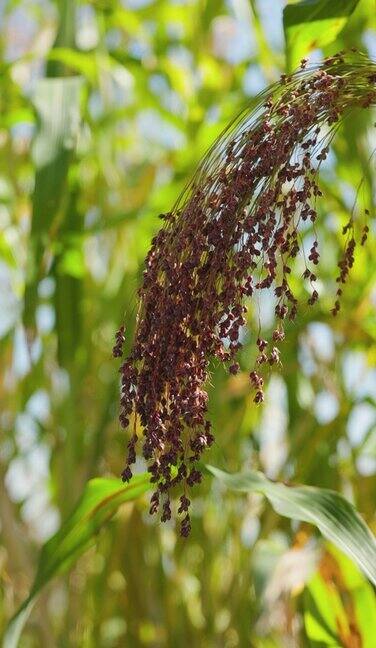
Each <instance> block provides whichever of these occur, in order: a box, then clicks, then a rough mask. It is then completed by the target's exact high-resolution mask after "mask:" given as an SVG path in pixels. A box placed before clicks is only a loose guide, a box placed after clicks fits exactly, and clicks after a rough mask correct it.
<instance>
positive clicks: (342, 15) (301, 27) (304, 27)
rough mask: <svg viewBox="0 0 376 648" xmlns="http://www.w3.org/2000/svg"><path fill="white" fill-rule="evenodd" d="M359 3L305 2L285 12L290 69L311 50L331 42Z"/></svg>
mask: <svg viewBox="0 0 376 648" xmlns="http://www.w3.org/2000/svg"><path fill="white" fill-rule="evenodd" d="M358 2H359V0H303V2H297V3H296V4H291V5H287V7H285V9H284V11H283V27H284V31H285V39H286V64H287V69H288V70H292V69H294V68H295V67H296V66H297V65H298V64H299V62H300V60H301V59H302V58H303V57H304V56H305V55H307V54H308V53H309V52H310V51H311V50H313V49H316V48H318V47H323V46H324V45H328V44H329V43H332V42H333V41H334V40H335V38H336V36H337V35H338V34H339V32H340V31H341V30H342V29H343V28H344V26H345V25H346V23H347V21H348V19H349V16H350V15H351V14H352V12H353V11H354V9H355V7H356V5H357V4H358Z"/></svg>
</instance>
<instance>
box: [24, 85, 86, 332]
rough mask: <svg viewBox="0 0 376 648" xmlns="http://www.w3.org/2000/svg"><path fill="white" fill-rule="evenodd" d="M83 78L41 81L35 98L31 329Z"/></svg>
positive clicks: (72, 145) (27, 307) (29, 295)
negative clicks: (35, 129)
mask: <svg viewBox="0 0 376 648" xmlns="http://www.w3.org/2000/svg"><path fill="white" fill-rule="evenodd" d="M81 87H82V79H81V78H80V77H72V78H55V79H41V80H40V81H39V82H38V84H37V88H36V92H35V95H34V105H35V109H36V112H37V116H38V130H37V133H36V136H35V139H34V142H33V161H34V164H35V167H36V176H35V189H34V195H33V215H32V225H31V242H30V246H29V259H28V277H27V284H28V285H27V288H26V294H25V323H26V325H27V326H32V325H33V323H34V322H33V321H34V311H35V303H36V293H37V286H38V281H39V279H40V278H41V277H42V276H43V274H44V269H43V267H42V266H43V259H44V255H45V251H46V244H47V243H48V237H49V235H50V232H51V231H52V230H53V229H56V227H57V225H58V220H59V214H60V210H61V206H62V201H63V197H64V190H65V187H66V180H67V174H68V169H69V165H70V162H71V159H72V156H73V154H74V150H75V147H76V141H77V136H78V130H79V124H80V92H81Z"/></svg>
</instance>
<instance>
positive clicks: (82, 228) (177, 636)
mask: <svg viewBox="0 0 376 648" xmlns="http://www.w3.org/2000/svg"><path fill="white" fill-rule="evenodd" d="M285 5H286V3H285V2H282V0H258V1H257V2H256V0H227V1H226V2H225V1H223V2H222V0H216V1H215V2H214V1H212V0H169V1H168V0H155V1H153V0H123V1H121V0H92V1H91V2H69V1H68V0H59V1H58V2H56V3H53V2H48V1H47V0H39V1H37V0H34V1H33V2H30V1H28V2H27V1H26V0H25V1H22V0H13V1H12V0H9V1H5V0H4V2H2V3H1V4H0V15H1V23H2V29H1V32H0V50H1V75H0V84H1V98H0V222H1V231H0V277H1V282H0V305H1V309H0V336H1V339H0V353H1V365H0V367H1V368H0V376H1V383H0V402H1V409H0V422H1V430H2V435H1V440H0V473H1V478H2V481H3V483H2V486H1V490H0V515H1V541H2V542H1V548H0V570H1V571H0V574H1V583H0V597H1V605H0V627H1V628H2V629H4V628H5V626H6V623H7V621H8V620H9V618H10V617H11V616H12V614H13V613H14V612H15V610H16V608H17V607H18V605H19V604H20V603H21V601H22V600H23V599H24V598H25V597H26V595H27V594H28V592H29V590H30V586H31V583H32V579H33V575H34V572H35V565H36V561H37V556H38V552H39V549H40V547H41V546H42V545H43V543H44V542H45V541H46V540H48V539H49V538H50V537H51V536H52V535H53V534H54V533H55V532H56V531H57V530H58V529H59V527H60V524H61V522H62V520H64V519H66V517H67V515H68V514H69V513H70V512H71V510H72V508H73V507H74V505H75V504H76V502H77V500H78V499H79V497H80V495H81V494H82V492H83V489H84V486H85V484H86V482H87V480H88V479H90V478H92V477H97V476H109V475H111V476H116V477H117V476H118V475H119V474H120V472H121V470H122V468H123V461H124V451H125V444H126V439H125V435H124V432H122V431H120V429H119V424H118V420H117V409H118V374H117V366H116V363H114V361H113V360H112V358H111V348H112V344H113V335H114V331H115V330H116V329H117V327H118V325H119V324H120V323H121V321H122V320H123V318H125V321H126V324H127V334H126V346H127V348H128V349H129V345H130V344H131V340H132V330H133V327H134V321H135V304H136V290H137V286H138V285H139V283H140V278H141V273H142V263H143V259H144V257H145V254H146V252H147V249H148V247H149V244H150V240H151V237H152V236H153V234H154V233H155V231H156V230H157V229H158V228H159V226H160V221H159V220H158V218H157V215H158V214H159V213H160V212H163V211H166V210H168V209H169V207H170V206H171V205H172V204H173V202H174V200H175V198H176V197H177V196H178V194H179V192H180V191H181V190H182V188H183V186H184V184H185V182H186V180H187V178H188V177H189V176H190V174H191V173H192V171H193V169H194V167H195V165H196V164H197V162H198V160H199V159H200V157H201V156H202V154H203V153H204V151H205V150H206V148H207V147H208V146H209V145H210V144H211V143H212V141H213V140H214V138H215V136H216V135H217V134H218V133H219V132H220V131H221V129H222V128H223V126H224V125H225V124H226V123H227V122H228V120H229V119H230V118H231V117H232V116H233V115H234V113H236V112H237V111H238V110H240V109H241V108H242V107H243V105H244V104H245V103H246V104H251V103H252V98H253V97H254V96H255V95H256V94H257V93H258V92H259V91H260V90H262V89H263V88H264V87H265V86H267V85H268V84H269V83H271V82H273V81H275V80H277V79H278V77H279V75H280V74H281V73H282V72H285V71H286V69H291V68H293V67H295V66H296V64H297V63H298V62H299V60H300V58H301V57H302V56H304V55H307V54H309V55H310V58H311V60H320V59H321V58H322V56H324V55H327V54H331V53H334V52H336V51H339V50H341V49H343V48H350V47H354V46H355V47H359V49H361V50H363V51H365V52H368V54H369V55H370V56H371V57H373V58H375V57H376V2H375V0H360V1H359V2H356V1H354V0H353V1H352V2H348V1H343V2H336V1H335V0H330V1H329V2H328V1H325V0H320V1H318V0H314V1H313V2H301V3H297V4H296V3H293V4H291V5H288V10H286V12H285V20H284V22H283V8H284V7H285ZM284 31H285V33H284ZM374 119H375V115H374V113H373V114H372V111H368V113H364V114H361V115H360V114H359V115H358V114H357V115H356V116H355V117H354V118H353V119H351V120H347V121H345V122H344V123H343V124H342V125H341V127H340V129H339V132H338V135H337V138H336V140H335V143H334V147H333V150H332V152H331V154H330V156H329V157H328V159H327V160H326V162H325V164H323V167H322V176H321V177H322V186H323V187H324V189H325V199H324V200H322V202H321V204H320V210H321V211H320V214H321V216H320V223H319V225H318V237H319V242H320V247H321V251H322V257H323V260H322V281H321V283H320V301H319V303H318V304H317V306H315V308H313V309H311V308H310V309H307V312H306V313H305V314H304V315H301V316H300V317H299V318H298V320H297V321H296V322H294V324H291V325H290V326H289V327H288V330H287V336H286V342H285V343H284V346H283V350H282V351H283V353H282V358H281V359H282V363H283V369H282V370H279V371H276V372H273V373H272V374H271V376H270V381H269V385H268V389H267V397H266V402H265V404H264V406H263V407H262V408H256V407H255V406H254V404H253V402H252V398H251V395H250V389H249V382H248V375H247V372H248V367H249V366H250V364H251V363H250V361H249V355H250V354H251V353H252V351H251V350H250V347H247V345H245V346H244V349H243V351H242V356H241V357H240V364H241V367H242V368H243V370H242V371H241V372H240V374H238V375H237V376H230V377H229V376H228V375H225V373H224V372H223V369H221V368H219V367H218V368H216V367H213V373H212V385H211V387H210V417H211V420H212V421H213V428H214V432H215V435H216V444H215V446H214V448H212V449H211V451H210V453H208V456H207V457H206V458H207V460H208V461H210V463H212V464H214V465H217V466H220V467H222V468H225V469H226V470H229V471H238V470H240V469H241V468H256V469H261V470H262V471H263V472H264V473H266V475H267V476H268V477H270V478H272V479H278V480H282V481H283V480H288V481H292V482H297V483H304V484H310V485H316V486H323V487H326V488H331V489H334V490H337V491H338V492H340V493H342V494H343V495H345V496H346V498H347V499H349V500H350V501H352V502H353V503H355V505H356V506H357V508H358V510H359V511H360V512H361V514H362V515H363V517H364V518H365V519H366V520H367V522H368V524H369V525H370V526H371V527H372V525H374V523H375V522H374V518H373V515H374V502H375V495H376V483H375V477H374V475H375V467H376V434H375V427H376V407H375V405H376V369H375V360H376V346H375V338H376V318H375V305H376V291H375V274H376V263H375V254H374V242H375V241H374V231H373V233H372V232H371V237H370V240H369V241H368V243H367V245H366V246H365V247H364V248H363V249H362V250H361V251H359V253H358V254H357V257H356V263H355V267H354V269H353V272H352V277H351V281H350V282H349V286H348V287H347V288H346V290H345V291H344V295H343V302H342V304H343V306H342V312H341V316H339V317H337V318H336V319H335V320H334V319H333V318H332V317H331V315H330V308H331V306H332V303H333V296H334V292H335V276H336V263H337V261H338V257H339V254H340V250H341V249H342V245H343V240H342V237H341V234H340V230H341V225H343V224H345V222H346V221H347V219H348V215H349V212H351V210H352V208H353V204H354V201H355V198H357V205H358V207H359V214H360V216H359V217H363V218H364V216H361V214H364V208H368V209H372V208H373V210H374V203H375V162H374V158H372V159H371V161H370V155H371V154H372V151H373V150H374V148H375V146H376V141H375V139H376V138H375V129H374V128H373V122H374ZM359 183H361V184H360V190H359V191H358V188H359ZM371 229H372V227H371ZM372 234H373V236H372ZM303 236H304V237H305V238H306V239H307V241H309V240H311V239H312V232H311V231H310V230H309V228H307V229H306V230H305V231H304V232H303ZM299 290H300V291H303V290H304V288H303V286H300V287H299V284H298V282H297V284H296V291H297V292H299ZM259 316H260V317H261V318H262V320H263V322H264V326H265V327H266V328H269V329H271V327H272V326H273V301H272V297H271V296H270V299H269V298H265V299H264V298H263V299H262V300H260V302H259V303H257V304H256V305H255V309H254V313H251V315H250V320H251V321H250V336H253V337H254V335H255V333H254V332H253V331H254V328H255V325H253V327H252V318H254V319H253V322H254V323H255V322H257V321H258V317H259ZM252 339H253V338H252ZM138 468H139V470H140V471H142V470H143V469H144V467H143V466H142V464H141V463H140V465H139V467H138ZM192 513H193V519H192V534H191V537H190V538H189V540H188V541H184V540H182V539H181V538H179V536H178V531H176V530H175V527H174V525H173V524H171V525H169V524H165V525H160V524H159V523H158V522H156V521H155V520H152V519H150V517H149V515H148V497H147V496H146V497H143V496H140V497H138V498H137V499H136V500H135V501H134V502H130V503H128V504H126V505H124V506H122V507H121V508H119V510H118V512H117V513H116V515H115V516H114V517H113V518H112V519H111V521H110V522H108V523H107V524H106V525H105V526H104V527H103V528H102V530H101V531H100V533H99V534H98V535H97V536H96V540H95V543H94V544H93V545H92V546H91V548H90V549H89V550H88V551H87V552H86V553H84V554H83V555H82V556H81V557H80V558H79V559H78V561H77V562H75V563H74V564H72V566H71V569H70V571H69V573H68V575H64V576H60V577H58V578H56V579H54V580H53V581H52V582H51V583H50V584H49V585H48V586H47V588H46V589H45V590H44V592H43V593H42V595H41V597H40V598H39V600H38V602H37V604H36V606H35V608H34V610H33V612H32V614H31V616H30V619H29V621H28V623H27V625H26V626H25V629H24V631H23V634H22V636H21V639H20V646H24V647H25V648H28V647H34V646H48V647H53V646H85V647H91V646H100V647H102V646H103V648H106V647H115V646H131V647H133V646H153V647H159V646H169V647H170V646H171V647H174V648H175V647H176V646H179V647H180V646H181V647H183V648H184V647H185V646H195V647H196V646H199V647H201V646H202V647H210V648H211V647H214V646H218V647H219V646H220V647H222V646H223V647H226V648H232V647H235V646H255V647H256V648H272V647H274V646H305V645H340V646H345V647H349V648H350V647H354V648H355V647H356V648H357V647H358V646H359V647H360V646H370V647H371V646H372V645H374V644H372V640H373V641H374V639H373V638H374V637H375V636H376V618H375V602H374V598H373V592H372V589H371V586H370V585H369V584H368V583H367V582H366V580H365V578H364V577H363V576H362V575H361V574H360V573H359V572H358V570H357V568H356V567H355V566H354V565H353V564H352V563H351V562H350V561H349V560H348V559H347V558H345V557H344V556H343V555H342V554H340V553H339V552H338V551H337V550H334V549H333V547H329V546H328V545H326V546H325V545H324V544H323V542H322V540H320V538H319V536H317V535H316V533H315V532H314V530H313V529H312V527H309V526H308V525H305V524H300V525H299V524H298V523H296V522H291V521H289V520H287V519H285V518H280V517H279V516H277V514H276V513H275V512H274V511H273V510H272V509H271V508H270V506H269V505H268V504H267V503H265V502H264V500H262V499H261V497H260V496H259V495H255V494H250V495H249V496H246V497H244V496H242V497H240V496H239V495H234V494H231V493H229V492H228V491H225V490H224V489H223V487H222V485H221V484H220V483H219V482H218V481H215V480H211V479H206V480H205V483H203V485H202V486H201V487H200V488H199V489H197V492H196V496H195V501H194V506H193V511H192ZM372 624H373V625H372Z"/></svg>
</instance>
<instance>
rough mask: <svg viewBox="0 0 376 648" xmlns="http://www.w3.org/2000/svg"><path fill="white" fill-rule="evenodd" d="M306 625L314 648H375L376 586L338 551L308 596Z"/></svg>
mask: <svg viewBox="0 0 376 648" xmlns="http://www.w3.org/2000/svg"><path fill="white" fill-rule="evenodd" d="M304 622H305V628H306V632H307V636H308V638H309V639H310V640H311V642H313V645H317V644H320V645H322V644H324V645H330V646H333V645H336V646H337V645H338V646H341V645H349V646H350V645H358V644H359V645H361V646H362V647H363V648H372V646H373V644H374V637H375V636H376V601H375V595H374V593H373V590H372V586H371V585H370V584H369V583H368V582H367V581H366V580H365V578H364V577H363V575H362V574H361V573H360V572H359V570H358V569H357V568H356V567H355V565H354V563H352V562H351V561H349V560H348V558H346V556H344V555H343V554H342V553H340V552H339V551H338V550H335V548H334V547H333V548H331V549H330V552H326V553H325V554H324V556H323V558H322V561H321V564H320V569H319V570H318V572H317V573H316V574H315V575H314V576H313V578H312V579H311V580H310V582H309V583H308V585H307V587H306V589H305V592H304Z"/></svg>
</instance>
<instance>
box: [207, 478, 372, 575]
mask: <svg viewBox="0 0 376 648" xmlns="http://www.w3.org/2000/svg"><path fill="white" fill-rule="evenodd" d="M207 469H208V470H209V472H211V473H212V475H214V476H215V477H217V479H219V480H220V481H222V482H223V483H224V484H225V485H226V486H227V487H228V488H230V489H231V490H237V491H242V492H244V493H249V492H259V493H262V494H263V495H265V497H267V498H268V500H269V502H270V503H271V505H272V506H273V508H274V509H275V510H276V511H277V513H279V514H280V515H283V516H285V517H288V518H291V519H294V520H301V521H302V522H309V523H310V524H314V525H315V526H316V527H317V528H318V529H319V531H321V533H322V534H323V536H325V537H326V538H328V540H331V541H332V542H333V543H334V544H335V545H337V547H339V548H340V549H342V551H343V552H344V553H345V554H347V555H348V556H349V557H350V558H351V559H352V560H354V562H356V563H357V564H358V566H359V567H360V568H361V569H362V570H363V571H364V573H365V574H366V576H368V578H369V579H370V580H371V581H372V582H373V583H374V584H375V585H376V540H375V538H374V536H373V535H372V533H371V531H370V530H369V528H368V527H367V525H366V524H365V522H364V521H363V520H362V518H361V517H360V515H359V514H358V513H357V511H356V510H355V508H354V507H353V506H352V504H350V503H349V502H348V501H347V500H345V499H344V497H342V496H341V495H339V494H338V493H336V492H335V491H331V490H327V489H324V488H314V487H312V486H286V485H285V484H281V483H276V482H273V481H271V480H269V479H267V478H266V477H265V475H263V474H262V473H260V472H247V473H235V474H233V475H230V474H229V473H226V472H223V471H222V470H219V469H218V468H214V467H213V466H207Z"/></svg>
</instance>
